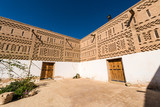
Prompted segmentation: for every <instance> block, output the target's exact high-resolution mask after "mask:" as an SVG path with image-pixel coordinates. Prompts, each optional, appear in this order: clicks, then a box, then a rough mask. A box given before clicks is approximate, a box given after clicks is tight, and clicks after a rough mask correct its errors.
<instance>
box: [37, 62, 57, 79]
mask: <svg viewBox="0 0 160 107" xmlns="http://www.w3.org/2000/svg"><path fill="white" fill-rule="evenodd" d="M44 63H51V64H53V73H52V79H54V73H55V62H42V67H41V74H40V80H43V79H46V78H42V70H43V65H44Z"/></svg>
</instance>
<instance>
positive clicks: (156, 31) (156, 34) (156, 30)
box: [154, 28, 159, 38]
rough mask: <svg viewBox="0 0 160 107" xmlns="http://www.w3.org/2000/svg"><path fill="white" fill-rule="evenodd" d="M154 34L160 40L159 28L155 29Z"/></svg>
mask: <svg viewBox="0 0 160 107" xmlns="http://www.w3.org/2000/svg"><path fill="white" fill-rule="evenodd" d="M154 33H155V36H156V38H159V34H158V28H156V29H154Z"/></svg>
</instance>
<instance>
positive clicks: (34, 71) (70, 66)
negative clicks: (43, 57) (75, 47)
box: [0, 60, 79, 78]
mask: <svg viewBox="0 0 160 107" xmlns="http://www.w3.org/2000/svg"><path fill="white" fill-rule="evenodd" d="M18 61H20V62H21V63H22V64H26V65H27V67H28V68H29V63H30V61H29V60H18ZM44 62H46V61H44ZM49 62H51V61H49ZM42 63H43V61H32V66H31V69H30V74H31V75H33V76H37V77H40V75H41V69H42ZM53 63H55V65H54V66H55V67H54V68H55V69H54V77H56V76H60V77H63V78H73V77H74V76H75V75H76V73H78V72H79V63H78V62H53ZM13 71H14V72H15V73H16V74H18V75H20V76H21V77H25V76H26V75H27V73H28V69H26V73H25V72H24V71H22V70H19V69H18V68H16V67H14V68H13ZM15 73H12V74H13V75H14V78H17V77H19V76H17V75H16V74H15ZM0 78H9V75H8V71H7V69H5V66H4V65H2V64H1V63H0Z"/></svg>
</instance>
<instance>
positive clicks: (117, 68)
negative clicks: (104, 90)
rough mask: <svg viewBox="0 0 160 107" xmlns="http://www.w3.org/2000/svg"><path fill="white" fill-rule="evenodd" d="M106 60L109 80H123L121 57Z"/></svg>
mask: <svg viewBox="0 0 160 107" xmlns="http://www.w3.org/2000/svg"><path fill="white" fill-rule="evenodd" d="M108 62H109V72H110V78H111V81H119V82H125V77H124V71H123V66H122V61H121V59H114V60H110V61H108Z"/></svg>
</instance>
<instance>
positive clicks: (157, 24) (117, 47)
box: [81, 0, 160, 61]
mask: <svg viewBox="0 0 160 107" xmlns="http://www.w3.org/2000/svg"><path fill="white" fill-rule="evenodd" d="M159 7H160V1H159V0H144V1H140V2H139V3H137V4H136V5H134V6H133V7H131V8H130V9H132V10H133V11H134V12H135V14H134V16H133V17H132V18H131V16H132V15H131V13H130V12H129V10H130V9H128V10H126V11H125V12H123V13H122V14H120V15H119V16H117V17H116V18H114V19H112V20H111V21H109V22H108V23H106V24H104V25H103V26H101V27H100V28H98V29H97V30H95V31H94V33H95V34H96V37H95V38H96V41H97V43H96V44H95V45H94V46H93V47H90V46H86V47H81V61H88V60H95V58H96V59H104V58H111V57H118V56H122V55H127V54H133V53H138V52H146V51H153V50H157V49H160V11H159ZM130 19H131V23H130V26H129V27H127V25H128V23H129V20H130ZM91 34H92V33H91ZM84 39H85V38H84ZM82 40H83V39H82ZM81 45H83V42H81ZM95 47H96V49H95V50H96V52H97V53H96V54H97V57H95V58H94V59H90V57H91V55H89V54H87V55H85V54H84V53H85V52H89V51H91V50H92V49H94V48H95Z"/></svg>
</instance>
